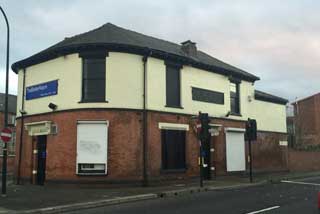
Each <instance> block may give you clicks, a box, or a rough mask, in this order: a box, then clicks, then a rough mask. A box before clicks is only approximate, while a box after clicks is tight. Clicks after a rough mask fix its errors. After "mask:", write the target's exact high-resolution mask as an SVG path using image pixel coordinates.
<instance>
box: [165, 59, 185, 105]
mask: <svg viewBox="0 0 320 214" xmlns="http://www.w3.org/2000/svg"><path fill="white" fill-rule="evenodd" d="M165 65H166V73H165V75H166V105H165V107H170V108H181V109H182V106H181V68H182V65H181V64H177V63H175V62H171V61H165ZM174 72H175V73H174ZM174 75H176V77H177V81H176V84H173V85H171V84H172V83H173V79H172V77H173V76H174ZM170 89H171V91H170ZM172 89H173V90H174V89H177V91H176V90H174V91H172ZM175 96H176V97H175Z"/></svg>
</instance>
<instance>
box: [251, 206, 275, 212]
mask: <svg viewBox="0 0 320 214" xmlns="http://www.w3.org/2000/svg"><path fill="white" fill-rule="evenodd" d="M279 207H280V206H274V207H269V208H265V209H262V210H257V211H253V212H250V213H247V214H256V213H263V212H265V211H269V210H274V209H278V208H279Z"/></svg>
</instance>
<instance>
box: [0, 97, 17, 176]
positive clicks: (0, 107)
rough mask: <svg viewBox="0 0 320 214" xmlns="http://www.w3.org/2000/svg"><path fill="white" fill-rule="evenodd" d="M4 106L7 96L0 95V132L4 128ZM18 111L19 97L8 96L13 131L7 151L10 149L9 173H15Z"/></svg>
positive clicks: (0, 152)
mask: <svg viewBox="0 0 320 214" xmlns="http://www.w3.org/2000/svg"><path fill="white" fill-rule="evenodd" d="M4 105H5V94H4V93H0V130H2V129H3V128H4V118H5V114H4V111H5V110H4ZM16 109H17V96H15V95H11V94H9V95H8V126H9V128H10V129H11V130H12V133H13V135H12V140H11V141H10V142H8V145H7V149H8V153H7V154H8V157H7V163H8V165H7V169H8V172H9V173H11V174H12V173H13V169H14V160H15V151H16V149H15V144H16V129H15V126H16ZM0 143H1V145H0V171H2V152H3V151H2V149H3V145H2V143H3V142H1V140H0Z"/></svg>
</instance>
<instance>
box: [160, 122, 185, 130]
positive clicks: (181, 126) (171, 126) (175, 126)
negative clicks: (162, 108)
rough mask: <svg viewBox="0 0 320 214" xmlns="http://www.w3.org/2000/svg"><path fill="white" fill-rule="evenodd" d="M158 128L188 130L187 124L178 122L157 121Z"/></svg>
mask: <svg viewBox="0 0 320 214" xmlns="http://www.w3.org/2000/svg"><path fill="white" fill-rule="evenodd" d="M159 129H168V130H186V131H189V124H180V123H159Z"/></svg>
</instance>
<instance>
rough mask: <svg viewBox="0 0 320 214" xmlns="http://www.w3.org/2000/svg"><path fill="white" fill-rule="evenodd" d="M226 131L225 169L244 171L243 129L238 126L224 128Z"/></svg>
mask: <svg viewBox="0 0 320 214" xmlns="http://www.w3.org/2000/svg"><path fill="white" fill-rule="evenodd" d="M225 131H226V153H227V154H226V156H227V157H226V159H227V171H228V172H236V171H245V170H246V157H245V142H244V132H245V130H244V129H239V128H225Z"/></svg>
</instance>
